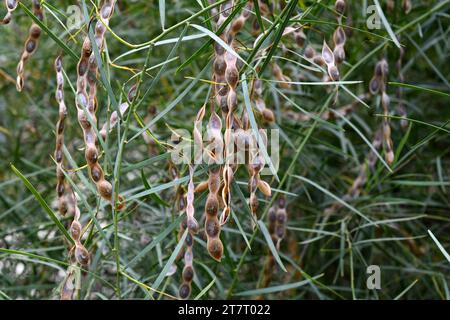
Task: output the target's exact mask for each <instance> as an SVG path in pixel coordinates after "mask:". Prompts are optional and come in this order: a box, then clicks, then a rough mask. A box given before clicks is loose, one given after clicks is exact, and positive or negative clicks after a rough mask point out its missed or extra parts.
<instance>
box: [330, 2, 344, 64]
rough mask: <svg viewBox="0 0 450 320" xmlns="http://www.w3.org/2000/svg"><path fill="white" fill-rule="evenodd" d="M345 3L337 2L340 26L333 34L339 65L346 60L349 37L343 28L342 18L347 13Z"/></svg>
mask: <svg viewBox="0 0 450 320" xmlns="http://www.w3.org/2000/svg"><path fill="white" fill-rule="evenodd" d="M345 7H346V4H345V1H344V0H336V3H335V6H334V8H335V10H336V12H337V13H338V17H337V21H338V23H339V26H338V27H337V29H336V30H335V31H334V33H333V42H334V50H333V54H334V58H335V60H336V63H337V64H341V63H342V62H344V60H345V50H344V46H345V42H346V40H347V36H346V34H345V31H344V28H342V17H343V15H344V13H345Z"/></svg>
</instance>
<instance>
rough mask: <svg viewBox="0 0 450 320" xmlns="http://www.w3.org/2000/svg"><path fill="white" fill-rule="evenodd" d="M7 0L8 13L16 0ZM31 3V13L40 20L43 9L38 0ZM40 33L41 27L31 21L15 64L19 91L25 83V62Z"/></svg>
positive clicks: (36, 43)
mask: <svg viewBox="0 0 450 320" xmlns="http://www.w3.org/2000/svg"><path fill="white" fill-rule="evenodd" d="M9 2H10V1H9V0H6V6H7V8H8V14H9V13H10V11H9V8H10V7H11V8H13V7H14V9H15V8H16V7H17V1H16V3H14V2H15V1H11V3H9ZM32 3H33V14H34V15H35V16H36V17H37V18H38V19H39V20H40V21H43V20H44V13H43V9H42V7H41V4H40V2H39V0H33V1H32ZM8 14H7V15H8ZM9 19H10V18H9ZM40 35H41V28H40V27H39V26H38V25H37V24H35V23H34V22H33V24H32V25H31V27H30V30H29V32H28V39H27V40H26V41H25V46H24V50H23V52H22V55H21V57H20V61H19V63H18V64H17V80H16V89H17V91H19V92H20V91H22V89H23V87H24V84H25V63H26V62H27V60H28V59H29V58H30V57H31V56H32V55H33V54H34V53H35V52H36V50H37V47H38V43H39V37H40Z"/></svg>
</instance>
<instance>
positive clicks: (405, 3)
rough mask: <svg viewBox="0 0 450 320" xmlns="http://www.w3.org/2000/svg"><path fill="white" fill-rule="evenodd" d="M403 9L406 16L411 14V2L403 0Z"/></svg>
mask: <svg viewBox="0 0 450 320" xmlns="http://www.w3.org/2000/svg"><path fill="white" fill-rule="evenodd" d="M402 9H403V11H404V12H405V13H406V14H408V13H410V12H411V9H412V4H411V0H403V1H402Z"/></svg>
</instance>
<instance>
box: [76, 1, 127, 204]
mask: <svg viewBox="0 0 450 320" xmlns="http://www.w3.org/2000/svg"><path fill="white" fill-rule="evenodd" d="M113 10H114V1H105V2H104V4H103V6H102V8H101V10H100V15H101V19H102V20H99V21H97V23H96V26H95V42H96V45H97V47H98V48H99V51H100V52H101V49H102V48H103V42H104V35H105V31H106V27H105V25H104V24H106V25H107V24H108V21H109V18H110V17H111V15H112V13H113ZM103 23H104V24H103ZM97 68H98V67H97V62H96V58H95V54H94V52H93V50H92V44H91V41H90V40H89V37H88V36H86V37H85V39H84V42H83V47H82V50H81V58H80V60H79V61H78V65H77V72H78V74H77V92H76V97H75V105H76V107H77V110H78V122H79V124H80V126H81V128H82V130H83V136H84V142H85V147H86V148H85V158H86V162H87V164H88V166H89V173H90V176H91V179H92V181H93V182H94V183H95V185H96V187H97V191H98V193H99V194H100V196H101V197H102V198H103V199H105V200H107V201H111V202H112V201H113V199H112V198H113V192H112V185H111V183H110V182H109V181H107V180H106V179H105V176H104V173H103V169H102V167H101V166H100V164H99V163H98V156H99V152H98V149H97V136H96V133H95V130H94V126H95V127H96V126H97V119H96V112H97V107H98V105H97V97H96V92H97V89H96V81H97V76H98V75H97V73H98V71H97ZM88 85H89V95H88V93H87V86H88ZM118 200H119V201H118V203H117V204H116V205H117V208H118V209H119V210H120V209H123V208H124V207H125V199H124V198H123V196H121V195H119V197H118Z"/></svg>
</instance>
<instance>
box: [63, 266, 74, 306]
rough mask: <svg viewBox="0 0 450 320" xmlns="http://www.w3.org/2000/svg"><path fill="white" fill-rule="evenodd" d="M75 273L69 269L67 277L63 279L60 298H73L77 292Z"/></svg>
mask: <svg viewBox="0 0 450 320" xmlns="http://www.w3.org/2000/svg"><path fill="white" fill-rule="evenodd" d="M74 281H75V273H74V271H73V270H70V269H69V270H68V272H67V275H66V277H65V278H64V280H63V283H62V285H61V291H60V300H72V299H73V297H74V293H75V285H74Z"/></svg>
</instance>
